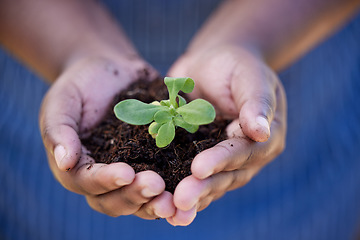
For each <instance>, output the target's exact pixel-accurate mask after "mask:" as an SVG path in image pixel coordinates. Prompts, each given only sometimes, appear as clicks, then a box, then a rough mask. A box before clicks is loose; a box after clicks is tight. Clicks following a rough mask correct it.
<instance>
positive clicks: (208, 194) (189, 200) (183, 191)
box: [168, 170, 253, 226]
mask: <svg viewBox="0 0 360 240" xmlns="http://www.w3.org/2000/svg"><path fill="white" fill-rule="evenodd" d="M252 176H253V174H252V173H251V171H249V170H236V171H231V172H222V173H218V174H216V175H213V176H211V177H209V178H207V179H204V180H199V179H196V178H195V177H193V176H189V177H187V178H185V179H183V181H181V182H180V183H179V185H178V187H177V188H176V190H175V193H174V204H175V207H176V208H177V210H176V213H175V215H174V216H173V217H171V218H169V219H168V222H169V223H170V224H172V225H174V226H177V225H180V226H186V225H189V224H190V223H191V222H192V221H193V220H194V218H195V216H196V212H197V211H201V210H203V209H205V208H206V207H207V206H209V205H210V203H211V202H212V201H214V200H216V199H218V198H220V197H221V196H223V195H224V194H225V193H226V192H227V191H230V190H232V189H235V188H238V187H241V186H244V185H245V184H246V183H248V182H249V181H250V179H251V177H252Z"/></svg>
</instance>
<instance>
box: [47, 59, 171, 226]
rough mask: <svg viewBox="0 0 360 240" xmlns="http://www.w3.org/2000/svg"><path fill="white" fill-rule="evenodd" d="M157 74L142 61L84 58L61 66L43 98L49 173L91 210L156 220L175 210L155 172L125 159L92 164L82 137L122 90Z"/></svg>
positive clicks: (163, 184)
mask: <svg viewBox="0 0 360 240" xmlns="http://www.w3.org/2000/svg"><path fill="white" fill-rule="evenodd" d="M141 74H145V75H146V76H145V75H144V76H141ZM155 75H156V72H155V71H154V70H153V69H152V68H151V67H150V66H149V65H147V64H146V63H145V62H144V61H142V60H140V59H133V60H128V59H122V58H115V59H109V58H101V57H92V58H83V59H82V60H78V61H76V62H73V63H72V64H71V65H69V66H68V67H67V68H66V69H65V70H64V72H63V73H62V74H61V75H60V76H59V78H58V79H57V80H56V82H55V83H54V84H53V85H52V86H51V88H50V89H49V91H48V93H47V94H46V96H45V98H44V100H43V104H42V108H41V113H40V129H41V133H42V137H43V142H44V145H45V148H46V152H47V156H48V161H49V165H50V168H51V170H52V172H53V174H54V175H55V177H56V178H57V180H58V181H59V182H60V183H61V184H62V185H63V186H64V187H65V188H67V189H68V190H70V191H73V192H75V193H78V194H82V195H85V197H86V199H87V201H88V203H89V205H90V206H91V207H92V208H93V209H95V210H97V211H99V212H102V213H105V214H107V215H110V216H119V215H129V214H134V215H137V216H139V217H142V218H145V219H154V218H158V217H162V218H166V217H170V216H172V215H173V214H174V212H175V207H174V205H173V197H172V195H171V194H170V193H168V192H165V191H164V189H165V183H164V181H163V179H162V178H161V177H160V176H159V175H158V174H156V173H155V172H152V171H146V172H141V173H138V174H135V173H134V170H133V169H132V168H131V167H130V166H129V165H127V164H125V163H113V164H110V165H107V164H100V163H95V162H94V160H93V159H92V158H91V157H89V156H88V155H87V154H86V153H87V152H86V150H85V149H84V147H83V146H82V145H81V141H80V137H81V136H84V135H86V134H87V133H88V131H89V130H90V129H91V128H93V127H94V126H96V124H97V123H99V121H100V120H101V118H102V117H103V116H104V115H105V112H106V110H107V108H108V106H109V104H110V103H111V102H112V100H113V98H114V96H115V95H116V94H117V93H118V92H119V91H120V90H122V89H124V88H125V87H126V86H127V85H128V84H129V83H131V82H132V81H134V80H136V79H137V78H139V77H143V78H144V77H148V78H149V79H151V78H153V77H154V76H155Z"/></svg>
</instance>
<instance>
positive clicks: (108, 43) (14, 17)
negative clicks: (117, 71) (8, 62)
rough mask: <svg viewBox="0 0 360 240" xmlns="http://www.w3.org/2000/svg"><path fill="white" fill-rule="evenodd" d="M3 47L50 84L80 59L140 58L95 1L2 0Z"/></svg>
mask: <svg viewBox="0 0 360 240" xmlns="http://www.w3.org/2000/svg"><path fill="white" fill-rule="evenodd" d="M0 43H1V44H2V45H3V46H5V48H7V49H8V50H9V51H10V52H12V53H13V54H14V55H15V56H17V57H18V58H19V59H21V60H22V61H23V62H25V64H27V65H29V66H30V67H31V68H33V69H34V70H35V71H36V72H37V73H39V74H40V75H42V76H43V77H44V78H46V79H48V80H50V81H52V80H54V79H55V78H56V77H57V76H58V74H59V73H60V72H61V71H62V70H63V69H64V68H65V67H66V66H67V65H68V64H69V63H70V62H72V61H74V60H75V59H78V58H81V57H92V56H93V55H94V56H96V55H102V56H107V55H109V56H112V55H114V54H117V53H121V54H123V55H129V56H132V57H133V56H134V55H135V56H137V53H136V51H135V50H134V47H133V46H132V44H131V43H130V42H129V40H128V39H127V38H126V36H125V34H124V33H123V32H122V30H121V29H120V28H119V27H118V26H117V25H116V24H115V23H114V21H113V20H112V19H111V18H110V17H109V15H108V14H107V12H106V11H105V10H104V9H103V8H102V6H101V5H100V4H99V3H97V2H95V1H93V0H88V1H87V0H21V1H13V0H2V1H0Z"/></svg>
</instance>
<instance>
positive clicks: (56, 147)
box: [40, 83, 82, 171]
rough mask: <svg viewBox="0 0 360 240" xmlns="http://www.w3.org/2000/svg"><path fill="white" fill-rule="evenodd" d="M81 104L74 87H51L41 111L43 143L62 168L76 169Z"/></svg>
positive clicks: (79, 152) (79, 147)
mask: <svg viewBox="0 0 360 240" xmlns="http://www.w3.org/2000/svg"><path fill="white" fill-rule="evenodd" d="M55 84H61V83H55ZM55 84H54V85H55ZM64 88H66V89H64ZM81 103H82V101H81V99H80V97H79V95H78V94H77V91H76V90H75V88H72V87H71V86H60V87H57V88H55V87H52V88H51V89H50V90H49V92H48V93H47V95H46V97H45V99H44V101H43V105H42V108H41V113H40V130H41V134H42V138H43V142H44V145H45V148H46V150H47V152H48V153H50V154H51V155H52V156H53V158H51V159H55V161H56V164H57V166H58V168H59V169H60V170H61V171H66V170H69V169H71V168H73V167H74V166H75V164H76V163H77V162H78V160H79V158H80V155H81V142H80V139H79V137H78V124H79V119H80V117H81V116H80V114H81Z"/></svg>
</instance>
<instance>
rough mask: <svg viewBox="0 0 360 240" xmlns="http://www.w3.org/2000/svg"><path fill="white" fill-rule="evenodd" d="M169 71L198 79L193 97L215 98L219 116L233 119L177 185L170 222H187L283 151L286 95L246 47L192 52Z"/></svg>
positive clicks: (276, 79)
mask: <svg viewBox="0 0 360 240" xmlns="http://www.w3.org/2000/svg"><path fill="white" fill-rule="evenodd" d="M169 75H170V76H176V77H181V76H184V77H185V76H186V77H191V78H193V79H194V81H195V90H194V92H193V93H192V95H191V97H193V98H204V99H206V100H208V101H210V102H211V103H212V104H213V105H214V106H215V108H216V109H217V114H218V116H220V115H221V116H222V117H224V118H230V119H232V120H233V121H232V122H231V123H230V124H229V126H228V127H227V135H228V139H227V140H225V141H223V142H220V143H219V144H217V145H216V146H214V147H212V148H210V149H207V150H205V151H203V152H201V153H200V154H198V155H197V156H196V157H195V159H194V160H193V163H192V166H191V171H192V175H190V176H188V177H186V178H185V179H183V180H182V181H181V182H180V183H179V185H178V186H177V188H176V189H175V192H174V204H175V207H176V213H175V215H174V216H172V217H169V218H167V220H168V222H169V223H170V224H172V225H183V226H185V225H188V224H190V223H191V222H192V221H193V220H194V218H195V216H196V213H197V212H198V211H201V210H203V209H205V208H206V207H207V206H208V205H209V204H210V203H211V202H212V201H214V200H216V199H218V198H219V197H221V196H223V195H224V194H225V193H226V192H228V191H230V190H234V189H237V188H240V187H242V186H244V185H245V184H246V183H248V182H249V181H250V180H251V179H252V178H253V177H254V176H255V175H256V173H258V172H259V171H260V170H261V169H262V168H263V167H264V166H265V165H266V164H267V163H269V162H270V161H271V160H273V159H274V158H275V157H276V156H278V155H279V154H280V153H281V152H282V151H283V149H284V145H285V137H286V118H287V113H286V112H287V109H286V96H285V92H284V89H283V86H282V84H281V82H280V80H279V78H278V77H277V75H276V74H275V73H274V72H273V71H272V70H271V69H270V68H269V67H268V66H267V65H266V63H265V62H264V60H263V59H262V58H261V57H260V55H258V54H256V52H254V51H251V50H249V49H247V48H239V47H233V46H224V47H221V48H214V49H213V50H211V51H206V52H194V51H193V52H188V53H186V54H184V55H183V56H182V57H181V58H180V59H179V60H178V61H177V62H176V63H175V64H174V65H173V67H172V68H171V69H170V71H169Z"/></svg>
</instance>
